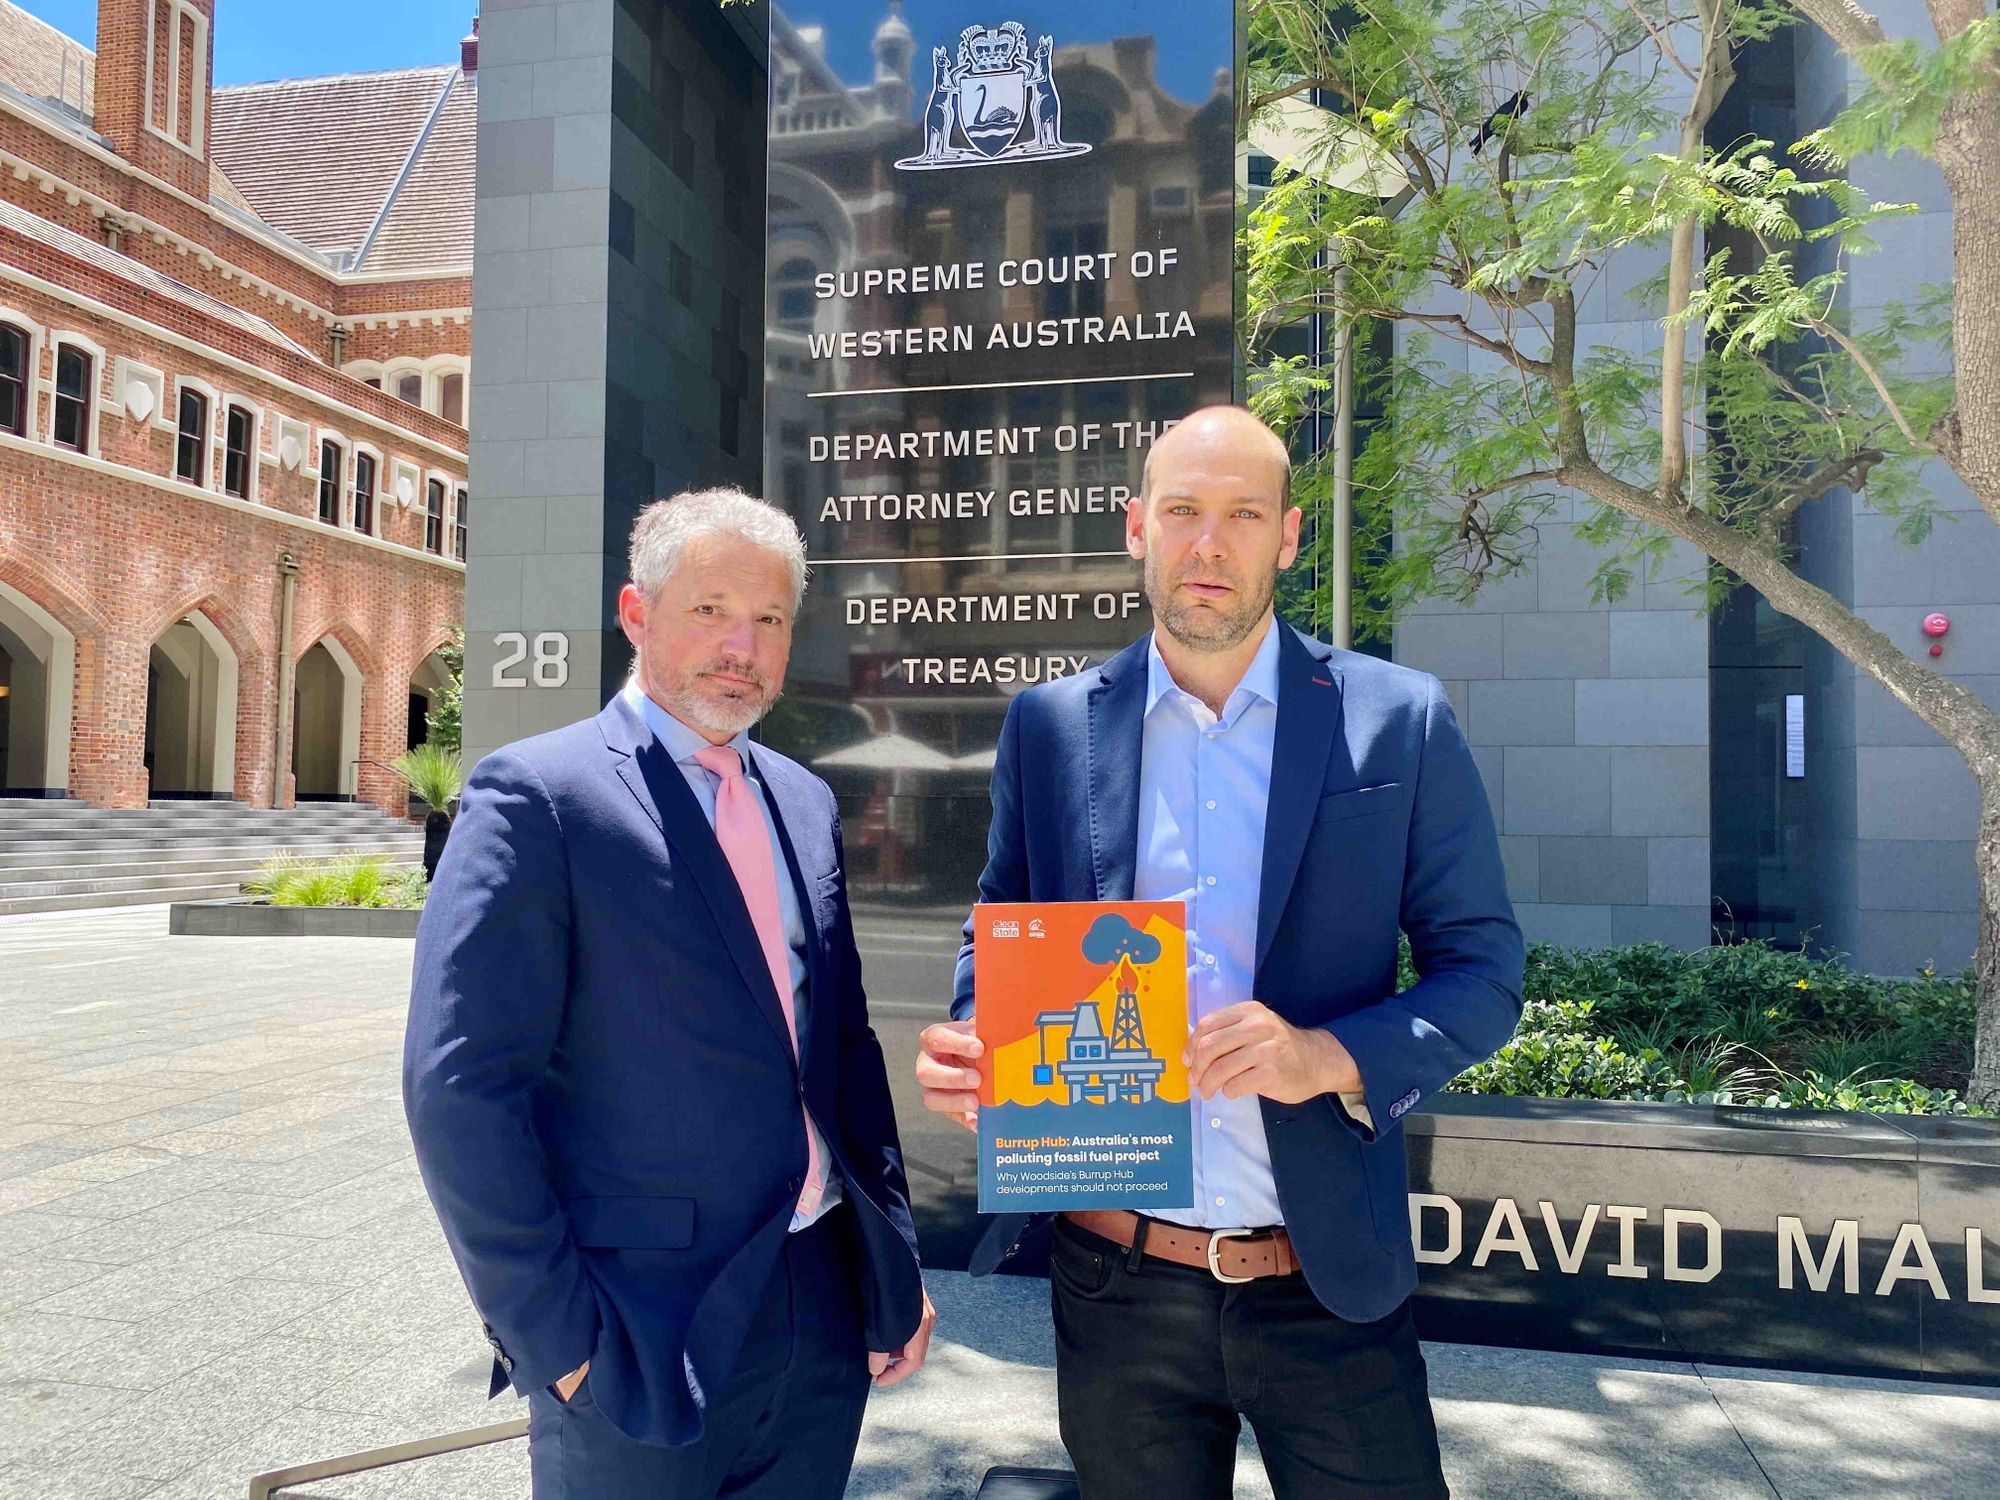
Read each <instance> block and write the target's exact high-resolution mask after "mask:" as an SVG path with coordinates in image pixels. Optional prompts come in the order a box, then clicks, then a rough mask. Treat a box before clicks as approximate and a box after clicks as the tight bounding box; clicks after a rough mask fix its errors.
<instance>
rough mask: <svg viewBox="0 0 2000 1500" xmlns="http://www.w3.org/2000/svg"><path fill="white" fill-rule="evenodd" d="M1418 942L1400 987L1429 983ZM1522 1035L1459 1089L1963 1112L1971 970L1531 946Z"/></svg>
mask: <svg viewBox="0 0 2000 1500" xmlns="http://www.w3.org/2000/svg"><path fill="white" fill-rule="evenodd" d="M1417 978H1418V976H1417V972H1416V968H1415V965H1414V963H1413V962H1412V961H1411V958H1410V954H1409V951H1408V945H1407V942H1406V943H1405V944H1404V947H1403V952H1402V954H1401V961H1400V964H1399V977H1398V987H1399V988H1400V989H1407V988H1408V987H1409V986H1410V985H1412V984H1414V983H1416V982H1417ZM1523 1000H1524V1008H1523V1014H1522V1018H1521V1024H1520V1027H1519V1029H1518V1030H1517V1032H1516V1034H1515V1036H1514V1038H1513V1040H1512V1041H1510V1042H1509V1043H1508V1044H1507V1045H1506V1046H1505V1047H1503V1048H1502V1049H1501V1050H1500V1051H1499V1052H1498V1053H1497V1054H1495V1055H1494V1057H1492V1058H1491V1059H1489V1060H1488V1061H1486V1062H1483V1063H1480V1064H1479V1065H1478V1066H1476V1067H1473V1068H1470V1069H1468V1070H1467V1071H1466V1072H1465V1073H1464V1074H1462V1075H1461V1076H1460V1077H1459V1078H1458V1079H1457V1080H1455V1081H1454V1082H1453V1084H1452V1085H1451V1087H1452V1089H1453V1090H1454V1091H1457V1092H1462V1093H1493V1094H1529V1095H1539V1096H1543V1097H1550V1098H1573V1099H1636V1100H1653V1101H1659V1102H1665V1103H1700V1104H1738V1105H1751V1106H1759V1107H1766V1108H1774V1109H1856V1110H1877V1111H1880V1112H1883V1113H1891V1114H1962V1113H1966V1112H1967V1109H1966V1105H1965V1103H1964V1101H1963V1099H1962V1098H1961V1097H1960V1089H1961V1088H1962V1086H1963V1084H1964V1080H1965V1078H1966V1076H1967V1073H1968V1071H1969V1070H1970V1067H1971V1062H1972V1034H1973V1020H1974V995H1973V986H1972V976H1971V973H1970V971H1967V972H1966V973H1963V974H1959V975H1955V976H1950V977H1944V976H1940V975H1938V974H1936V973H1933V972H1929V971H1926V972H1925V973H1923V974H1920V975H1918V976H1916V977H1915V978H1912V979H1882V978H1876V977H1873V976H1870V975H1866V974H1857V973H1854V972H1853V971H1852V970H1849V969H1847V968H1845V967H1844V966H1842V965H1841V963H1840V962H1839V961H1838V960H1837V959H1831V958H1814V957H1811V956H1808V955H1806V954H1804V953H1800V952H1795V951H1792V950H1788V949H1784V948H1777V947H1773V946H1771V945H1770V944H1768V943H1761V942H1749V943H1731V944H1723V945H1718V946H1715V947H1711V948H1705V949H1697V950H1694V951H1690V952H1684V951H1681V950H1679V949H1674V948H1668V947H1665V946H1663V945H1661V944H1658V943H1641V944H1637V945H1634V946H1631V947H1622V948H1592V949H1572V948H1558V947H1555V946H1553V945H1550V944H1544V943H1537V944H1534V945H1532V946H1531V947H1530V948H1529V950H1528V964H1527V971H1526V976H1525V982H1524V984H1523Z"/></svg>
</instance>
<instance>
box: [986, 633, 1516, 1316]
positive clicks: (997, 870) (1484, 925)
mask: <svg viewBox="0 0 2000 1500" xmlns="http://www.w3.org/2000/svg"><path fill="white" fill-rule="evenodd" d="M1279 629H1280V630H1281V631H1282V632H1283V634H1282V636H1281V638H1280V645H1279V658H1278V661H1279V667H1278V681H1279V686H1278V725H1277V734H1276V738H1275V741H1274V742H1273V745H1272V750H1271V800H1270V806H1269V810H1268V813H1267V816H1266V819H1265V825H1264V857H1263V866H1262V876H1261V882H1260V890H1259V902H1258V913H1257V949H1256V953H1257V968H1256V992H1255V998H1256V999H1258V1000H1261V1001H1263V1002H1264V1003H1265V1004H1266V1005H1268V1006H1270V1007H1271V1008H1272V1009H1273V1010H1275V1011H1277V1012H1278V1014H1280V1015H1281V1016H1283V1017H1284V1018H1285V1019H1286V1020H1288V1021H1290V1022H1292V1023H1293V1024H1294V1025H1296V1026H1324V1027H1326V1028H1327V1029H1328V1030H1329V1031H1331V1032H1333V1034H1334V1035H1335V1036H1337V1037H1339V1038H1340V1040H1341V1041H1342V1042H1343V1043H1344V1044H1345V1045H1346V1047H1347V1050H1348V1051H1349V1052H1351V1053H1352V1054H1353V1055H1354V1060H1355V1062H1356V1064H1357V1065H1358V1066H1359V1067H1360V1069H1361V1081H1362V1083H1363V1085H1364V1087H1365V1088H1366V1090H1367V1099H1368V1111H1369V1113H1370V1114H1371V1115H1372V1116H1373V1117H1374V1122H1375V1125H1374V1128H1373V1129H1369V1128H1368V1127H1366V1126H1363V1125H1362V1124H1361V1123H1360V1122H1359V1121H1357V1120H1355V1119H1353V1118H1351V1117H1350V1116H1349V1115H1348V1113H1347V1112H1346V1111H1345V1110H1344V1109H1342V1108H1341V1106H1340V1103H1339V1101H1338V1100H1337V1099H1335V1098H1333V1097H1332V1096H1330V1095H1322V1096H1320V1097H1319V1098H1317V1099H1313V1100H1311V1101H1309V1102H1307V1103H1305V1104H1277V1103H1274V1102H1272V1101H1271V1100H1269V1099H1265V1100H1262V1101H1260V1102H1261V1104H1262V1106H1263V1115H1264V1126H1265V1133H1266V1135H1267V1137H1268V1139H1269V1141H1270V1146H1271V1170H1272V1174H1273V1176H1274V1177H1275V1178H1276V1181H1277V1187H1278V1201H1279V1203H1280V1205H1281V1206H1282V1207H1283V1209H1284V1214H1285V1224H1286V1227H1287V1228H1288V1229H1289V1230H1290V1232H1291V1235H1292V1238H1293V1240H1294V1242H1295V1244H1296V1246H1297V1248H1298V1253H1299V1259H1300V1262H1301V1263H1302V1265H1303V1267H1304V1270H1305V1275H1306V1280H1307V1282H1308V1283H1309V1284H1310V1285H1311V1286H1312V1289H1313V1291H1314V1292H1315V1293H1316V1294H1317V1295H1318V1297H1319V1299H1320V1301H1321V1302H1323V1303H1324V1304H1325V1305H1326V1306H1327V1307H1328V1308H1329V1309H1331V1310H1332V1311H1333V1312H1335V1313H1337V1314H1338V1315H1339V1316H1341V1317H1343V1318H1347V1319H1350V1320H1355V1321H1363V1320H1372V1319H1375V1318H1380V1317H1384V1316H1386V1315H1387V1314H1388V1313H1390V1312H1392V1311H1394V1310H1395V1308H1396V1307H1397V1306H1398V1304H1400V1303H1401V1302H1402V1301H1403V1299H1404V1298H1405V1297H1407V1296H1408V1295H1409V1294H1410V1291H1411V1289H1412V1288H1414V1287H1415V1285H1416V1280H1417V1268H1416V1261H1415V1258H1414V1256H1413V1254H1412V1251H1411V1244H1410V1220H1409V1210H1408V1206H1407V1201H1408V1192H1409V1179H1408V1174H1407V1170H1406V1167H1405V1164H1404V1160H1403V1132H1402V1127H1401V1123H1400V1122H1401V1120H1402V1118H1403V1116H1404V1115H1405V1114H1407V1113H1409V1111H1410V1109H1411V1107H1412V1106H1414V1105H1415V1104H1417V1103H1418V1102H1419V1101H1421V1100H1422V1099H1424V1098H1426V1097H1427V1096H1428V1095H1430V1094H1433V1093H1435V1092H1436V1091H1437V1090H1439V1089H1441V1088H1443V1087H1444V1086H1445V1084H1446V1083H1448V1082H1449V1081H1450V1080H1451V1079H1452V1078H1453V1077H1454V1076H1455V1075H1457V1074H1458V1073H1459V1072H1461V1071H1462V1070H1464V1069H1465V1068H1467V1067H1469V1066H1470V1065H1471V1064H1473V1063H1475V1062H1478V1061H1479V1060H1480V1059H1482V1058H1484V1057H1487V1056H1489V1055H1490V1054H1492V1053H1493V1052H1494V1051H1496V1050H1497V1049H1498V1048H1499V1047H1500V1046H1501V1044H1502V1043H1504V1042H1505V1041H1506V1040H1507V1038H1508V1036H1509V1035H1510V1034H1511V1033H1512V1032H1513V1030H1514V1026H1515V1023H1516V1022H1517V1021H1518V1020H1519V1019H1520V1014H1521V971H1522V966H1523V962H1524V957H1525V954H1524V950H1523V947H1522V943H1521V930H1520V928H1519V927H1518V926H1517V925H1515V921H1514V911H1513V907H1512V906H1511V905H1510V904H1509V903H1508V900H1507V887H1506V880H1505V877H1504V875H1503V874H1502V871H1501V867H1500V844H1499V840H1498V839H1497V838H1496V837H1495V835H1494V831H1493V815H1492V812H1491V810H1490V809H1489V807H1488V806H1487V802H1486V791H1485V788H1484V786H1483V785H1482V784H1481V782H1480V779H1479V772H1478V769H1477V768H1476V767H1475V766H1474V765H1473V761H1472V755H1471V752H1470V751H1468V750H1467V749H1466V745H1465V738H1464V736H1463V735H1462V734H1461V733H1460V732H1459V728H1458V722H1457V719H1456V718H1455V717H1454V716H1453V714H1452V711H1451V705H1450V704H1449V703H1448V702H1447V701H1446V699H1445V695H1444V691H1443V689H1442V688H1440V687H1439V685H1438V683H1437V681H1436V679H1434V678H1432V677H1430V676H1428V675H1427V674H1425V673H1422V672H1417V671H1413V670H1412V669H1410V668H1408V667H1400V666H1396V665H1394V664H1393V663H1390V662H1385V661H1379V660H1377V659H1375V658H1374V657H1370V656H1361V655H1357V654H1355V653H1352V652H1347V651H1336V650H1334V649H1333V648H1332V647H1330V646H1326V645H1323V644H1321V643H1320V642H1318V641H1315V640H1312V639H1310V638H1309V637H1307V636H1303V635H1300V634H1298V633H1297V632H1296V631H1293V630H1291V629H1288V628H1286V627H1284V626H1280V627H1279ZM1151 639H1152V637H1151V636H1150V635H1149V636H1147V637H1145V638H1143V639H1141V640H1140V641H1139V642H1138V644H1136V645H1134V646H1132V647H1131V648H1129V649H1128V650H1126V651H1123V652H1120V653H1119V654H1118V655H1117V656H1115V657H1113V658H1112V659H1111V660H1110V661H1108V662H1106V663H1105V664H1104V665H1103V666H1102V667H1100V668H1098V669H1097V670H1096V671H1086V672H1084V673H1081V674H1080V675H1078V676H1076V677H1068V678H1061V679H1058V680H1057V681H1055V682H1051V683H1048V684H1045V685H1043V686H1041V687H1036V688H1032V689H1030V690H1029V691H1027V692H1025V693H1023V694H1021V696H1020V697H1018V698H1016V699H1015V700H1014V702H1013V705H1012V706H1011V707H1010V708H1009V709H1008V712H1007V720H1006V723H1005V725H1004V726H1002V728H1001V731H1000V750H999V754H998V756H997V758H996V760H995V762H994V767H993V827H992V832H991V834H990V835H989V837H988V840H987V861H986V870H985V873H984V874H982V875H981V876H980V877H979V899H980V900H982V901H1092V900H1095V901H1129V900H1131V899H1132V882H1133V864H1134V861H1135V860H1136V858H1137V854H1138V842H1139V756H1140V748H1141V730H1142V722H1143V715H1144V713H1145V709H1146V677H1147V671H1146V668H1147V650H1148V646H1149V643H1150V642H1151ZM1398 928H1401V929H1402V930H1403V931H1405V932H1407V933H1408V934H1409V937H1410V947H1411V949H1412V952H1413V954H1414V956H1415V959H1416V968H1417V973H1418V974H1419V975H1420V976H1421V977H1420V979H1419V981H1418V983H1417V984H1415V985H1414V986H1412V987H1411V988H1410V989H1407V990H1405V991H1403V993H1402V994H1400V995H1398V994H1396V993H1395V988H1396V932H1397V929H1398ZM971 932H972V924H971V922H970V920H968V921H967V923H966V943H965V946H964V947H963V948H962V949H961V950H960V952H959V958H958V974H957V984H956V994H955V998H954V999H953V1002H952V1014H953V1015H954V1016H956V1017H959V1018H961V1019H962V1018H964V1017H965V1016H968V1015H970V1014H971V1013H972V1007H973V999H974V997H973V983H972V943H971ZM1032 1222H1033V1221H1031V1220H1030V1219H1029V1217H1028V1216H1027V1215H1024V1214H1003V1215H999V1216H997V1217H996V1218H995V1220H994V1222H993V1224H992V1225H991V1226H989V1228H988V1230H987V1233H986V1235H985V1236H984V1238H983V1239H982V1241H981V1243H980V1246H979V1248H978V1250H977V1251H976V1252H975V1253H974V1257H973V1265H972V1269H973V1270H974V1271H975V1272H983V1271H989V1270H991V1269H993V1267H994V1266H995V1265H996V1264H998V1262H1000V1261H1001V1260H1004V1259H1006V1258H1007V1257H1008V1256H1010V1255H1012V1254H1013V1253H1014V1251H1015V1249H1016V1247H1017V1244H1018V1242H1019V1240H1020V1237H1021V1235H1022V1233H1023V1232H1024V1231H1025V1230H1026V1229H1028V1228H1029V1227H1030V1225H1031V1223H1032Z"/></svg>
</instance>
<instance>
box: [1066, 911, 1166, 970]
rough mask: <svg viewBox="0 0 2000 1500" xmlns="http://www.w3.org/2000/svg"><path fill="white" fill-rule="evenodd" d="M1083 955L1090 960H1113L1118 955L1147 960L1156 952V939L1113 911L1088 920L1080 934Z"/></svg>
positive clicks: (1140, 962) (1134, 961) (1109, 961)
mask: <svg viewBox="0 0 2000 1500" xmlns="http://www.w3.org/2000/svg"><path fill="white" fill-rule="evenodd" d="M1083 956H1084V957H1085V958H1087V959H1089V960H1090V961H1091V962H1092V963H1094V964H1109V963H1116V962H1117V961H1118V960H1119V959H1120V958H1121V957H1123V958H1129V959H1131V960H1132V962H1133V963H1135V964H1149V963H1151V962H1153V960H1154V959H1156V958H1158V957H1159V956H1160V940H1159V939H1158V938H1156V937H1148V936H1147V935H1146V934H1145V933H1143V932H1141V931H1140V930H1139V929H1138V928H1136V927H1134V926H1133V925H1132V924H1131V923H1130V922H1128V921H1126V920H1125V919H1124V918H1123V917H1121V916H1119V915H1118V914H1117V913H1116V912H1108V913H1106V914H1105V915H1104V916H1101V917H1099V918H1098V919H1097V920H1096V921H1095V922H1092V923H1091V924H1090V931H1088V932H1086V933H1085V934H1084V935H1083Z"/></svg>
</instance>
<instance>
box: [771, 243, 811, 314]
mask: <svg viewBox="0 0 2000 1500" xmlns="http://www.w3.org/2000/svg"><path fill="white" fill-rule="evenodd" d="M816 274H817V268H816V267H815V266H814V265H813V263H812V262H811V261H809V260H806V259H805V258H803V257H798V258H795V259H792V260H788V261H786V262H785V263H784V264H783V265H782V266H780V267H778V279H777V303H778V326H779V327H781V328H791V329H797V330H802V329H809V328H811V327H812V325H813V277H814V276H815V275H816Z"/></svg>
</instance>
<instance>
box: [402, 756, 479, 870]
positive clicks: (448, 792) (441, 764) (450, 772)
mask: <svg viewBox="0 0 2000 1500" xmlns="http://www.w3.org/2000/svg"><path fill="white" fill-rule="evenodd" d="M396 770H397V772H398V773H399V774H400V775H401V776H402V778H403V779H404V780H405V781H407V782H409V784H410V790H411V791H412V792H415V793H416V794H417V795H418V796H419V797H421V798H423V800H424V801H425V802H426V803H427V804H429V806H430V811H429V812H428V813H426V814H425V815H424V879H426V880H428V879H430V878H431V876H433V875H435V874H436V873H437V866H438V860H440V859H441V858H443V856H444V844H445V840H446V839H448V838H449V837H451V817H452V814H451V804H452V803H453V802H454V801H456V800H457V798H458V794H459V793H460V792H461V791H462V790H464V788H465V766H464V764H463V762H461V761H460V760H459V758H458V752H457V751H456V750H451V749H447V748H446V747H445V746H443V745H440V744H435V743H431V742H426V743H424V744H421V745H419V746H417V748H416V749H414V750H410V751H407V752H405V753H404V754H402V755H399V756H397V757H396Z"/></svg>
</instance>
